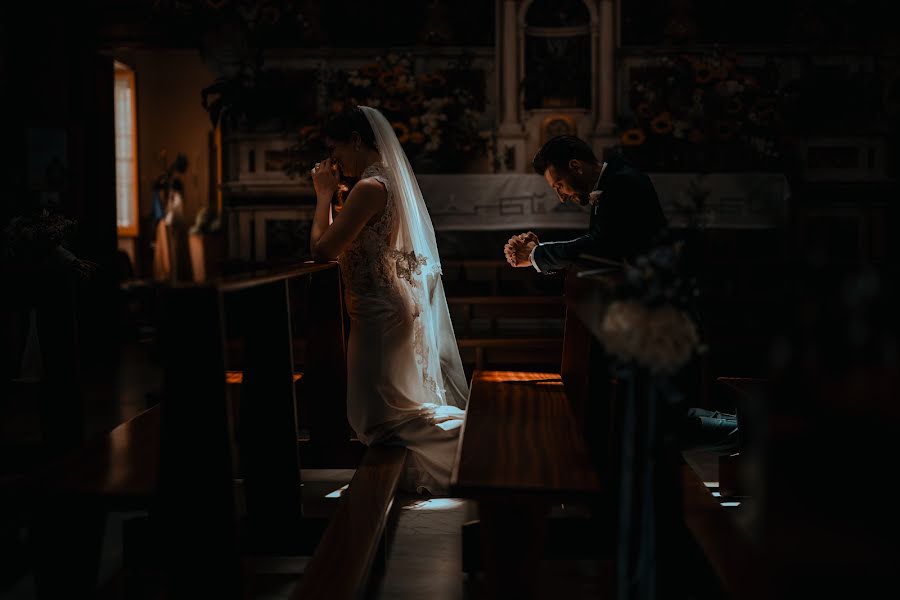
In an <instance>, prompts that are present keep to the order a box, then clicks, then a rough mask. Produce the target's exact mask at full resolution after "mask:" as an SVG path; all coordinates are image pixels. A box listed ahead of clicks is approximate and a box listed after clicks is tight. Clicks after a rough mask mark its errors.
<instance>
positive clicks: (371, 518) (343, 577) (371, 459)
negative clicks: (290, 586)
mask: <svg viewBox="0 0 900 600" xmlns="http://www.w3.org/2000/svg"><path fill="white" fill-rule="evenodd" d="M406 453H407V450H406V448H403V447H400V446H372V447H370V448H368V449H367V450H366V452H365V455H364V456H363V459H362V462H361V463H360V464H359V466H358V467H357V468H356V473H354V475H353V479H352V480H351V481H350V485H349V486H348V487H347V489H346V490H344V492H343V494H341V499H340V503H339V504H338V509H337V512H336V513H335V514H334V516H333V517H332V518H331V521H330V523H329V525H328V529H326V530H325V534H324V535H323V536H322V539H321V540H320V542H319V545H318V546H317V547H316V551H315V554H314V555H313V557H312V560H311V561H310V563H309V565H308V566H307V568H306V569H305V570H304V572H303V575H302V577H301V580H300V583H299V585H298V586H297V587H296V588H295V590H294V592H293V593H292V594H291V598H292V600H301V599H302V600H308V599H318V598H321V599H328V600H349V599H352V598H360V597H362V596H363V595H364V594H365V593H366V591H367V587H368V584H369V574H370V572H371V570H372V565H373V563H374V562H375V557H376V555H377V554H378V550H379V545H380V544H381V543H382V540H383V539H384V530H385V525H386V524H387V521H388V516H389V514H390V511H391V508H392V506H393V502H394V495H395V494H396V492H397V484H398V482H399V480H400V475H401V473H402V471H403V466H404V463H405V461H406Z"/></svg>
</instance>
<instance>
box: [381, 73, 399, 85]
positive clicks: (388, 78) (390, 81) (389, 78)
mask: <svg viewBox="0 0 900 600" xmlns="http://www.w3.org/2000/svg"><path fill="white" fill-rule="evenodd" d="M378 83H380V84H381V87H382V88H383V89H388V88H395V87H397V76H396V75H394V74H393V73H391V72H390V71H388V72H386V73H382V74H381V75H379V76H378Z"/></svg>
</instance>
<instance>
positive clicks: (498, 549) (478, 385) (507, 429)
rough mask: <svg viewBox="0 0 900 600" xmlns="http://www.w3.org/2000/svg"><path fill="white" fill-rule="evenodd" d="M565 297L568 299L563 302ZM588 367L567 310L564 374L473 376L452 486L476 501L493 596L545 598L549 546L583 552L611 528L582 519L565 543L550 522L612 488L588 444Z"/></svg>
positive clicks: (585, 346)
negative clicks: (559, 507)
mask: <svg viewBox="0 0 900 600" xmlns="http://www.w3.org/2000/svg"><path fill="white" fill-rule="evenodd" d="M572 277H574V275H570V276H569V278H570V279H571V278H572ZM568 285H569V284H568V283H567V286H568ZM569 298H570V295H568V294H567V297H566V300H567V304H568V300H569ZM589 361H590V337H589V335H588V334H587V332H586V330H585V329H584V327H583V325H581V324H580V323H579V322H578V319H577V314H576V311H575V310H574V307H573V306H572V305H568V306H567V310H566V321H565V335H564V341H563V357H562V361H561V362H562V367H563V369H562V373H533V372H518V371H476V372H475V373H474V375H473V378H472V385H471V390H470V394H469V403H468V405H467V409H466V422H465V425H464V426H463V430H462V433H461V436H460V444H459V450H458V456H457V461H456V465H455V467H454V471H453V475H452V478H451V485H452V489H453V492H454V494H455V495H459V496H462V497H467V498H472V499H474V500H476V501H477V502H478V506H479V518H480V523H479V524H478V526H477V530H478V533H477V537H478V538H479V539H480V547H479V548H478V550H479V552H478V553H479V554H480V556H481V560H482V563H483V566H484V569H485V571H486V576H487V589H486V596H487V597H492V595H499V594H501V593H503V594H509V595H511V596H513V597H516V596H518V597H536V595H540V594H542V593H545V592H546V591H547V590H546V589H544V588H541V583H540V581H539V579H540V578H539V576H538V573H539V562H540V560H541V559H542V558H543V557H544V555H545V554H546V553H547V552H548V548H547V547H546V546H547V543H546V542H547V541H548V540H559V542H560V543H561V544H562V545H571V544H581V545H582V547H583V542H584V538H585V536H591V535H593V534H596V533H597V531H598V529H602V528H603V527H604V526H605V525H606V524H605V523H599V522H598V521H597V520H588V521H587V522H581V523H580V527H581V530H580V532H579V531H576V532H575V534H576V535H575V536H574V537H571V536H568V537H567V536H564V535H563V536H560V531H559V530H558V529H557V528H556V527H553V526H551V525H549V524H548V523H549V521H548V514H549V511H550V508H551V506H552V505H554V504H558V503H560V502H566V503H574V504H579V503H582V504H586V505H589V506H590V505H594V506H597V505H598V504H602V503H603V502H605V500H604V499H603V498H604V497H605V496H606V494H608V493H609V491H610V487H609V481H608V480H606V478H604V477H603V475H602V472H601V471H598V470H597V469H596V467H595V461H594V457H593V456H592V454H593V452H592V450H591V448H589V447H588V446H587V445H586V444H585V443H584V439H585V436H584V433H585V427H586V421H585V404H586V401H585V398H584V395H585V394H586V392H587V390H588V387H587V386H586V383H585V381H586V380H584V378H585V377H586V375H587V372H588V370H589ZM486 457H493V460H486ZM466 535H467V537H468V536H469V535H475V534H472V533H467V534H466ZM579 537H580V538H581V539H579ZM589 545H590V544H589ZM598 545H599V544H598ZM550 551H551V552H552V550H550ZM464 562H471V561H470V560H467V559H464Z"/></svg>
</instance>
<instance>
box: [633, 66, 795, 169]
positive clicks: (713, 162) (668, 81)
mask: <svg viewBox="0 0 900 600" xmlns="http://www.w3.org/2000/svg"><path fill="white" fill-rule="evenodd" d="M631 73H632V83H631V88H630V90H629V97H628V101H629V106H630V109H631V110H630V112H631V114H630V115H629V116H628V117H626V118H624V119H622V120H621V121H620V123H619V129H620V132H621V137H620V144H621V149H622V152H623V153H624V154H625V155H626V156H627V157H628V158H630V159H632V160H634V161H635V162H636V163H637V164H640V165H641V166H642V167H644V168H648V169H655V170H674V171H678V170H691V171H693V170H700V171H709V170H715V169H717V168H718V169H721V168H727V169H729V170H741V169H761V168H763V169H764V168H768V167H771V166H774V165H775V164H777V160H778V158H779V150H778V142H779V140H778V137H777V136H778V134H777V132H778V131H779V129H780V126H781V123H782V119H781V102H780V96H779V93H778V91H777V80H776V78H777V73H775V72H774V69H773V68H772V67H771V66H769V67H767V68H763V69H757V70H755V71H752V72H751V71H750V70H748V69H744V68H742V67H741V66H740V64H739V61H738V58H737V56H736V55H728V54H726V55H723V54H720V53H718V52H714V53H712V54H711V55H706V56H703V55H682V56H678V57H674V58H671V57H662V58H660V59H659V60H657V61H656V62H655V63H653V64H650V65H647V66H644V67H640V68H633V69H632V71H631Z"/></svg>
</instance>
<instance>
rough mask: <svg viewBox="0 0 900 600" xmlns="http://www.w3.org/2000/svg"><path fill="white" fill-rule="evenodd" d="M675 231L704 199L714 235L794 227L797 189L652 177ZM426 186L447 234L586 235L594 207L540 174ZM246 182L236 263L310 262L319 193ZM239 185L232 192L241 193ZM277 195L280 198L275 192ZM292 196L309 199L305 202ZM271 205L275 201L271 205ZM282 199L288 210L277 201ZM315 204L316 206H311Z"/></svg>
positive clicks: (422, 183)
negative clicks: (571, 199) (792, 200)
mask: <svg viewBox="0 0 900 600" xmlns="http://www.w3.org/2000/svg"><path fill="white" fill-rule="evenodd" d="M649 176H650V179H651V180H652V181H653V184H654V186H655V187H656V191H657V194H658V195H659V199H660V204H661V205H662V209H663V212H664V213H665V214H666V218H667V220H668V222H669V225H670V226H672V227H676V228H677V227H684V226H685V225H686V224H687V221H686V215H687V213H686V209H687V208H689V207H692V206H694V205H695V202H696V199H698V198H700V199H702V201H701V206H702V210H701V211H699V212H698V213H697V216H696V218H695V222H696V223H697V224H698V225H699V226H701V227H704V228H707V229H745V230H746V229H772V228H777V227H781V226H783V225H785V224H786V222H787V215H788V198H789V197H790V189H789V187H788V183H787V180H786V179H785V178H784V176H783V175H781V174H780V173H710V174H707V175H700V174H696V173H650V174H649ZM417 179H418V182H419V187H420V188H421V189H422V195H423V197H424V198H425V203H426V204H427V205H428V211H429V213H430V214H431V220H432V222H433V223H434V228H435V230H436V231H437V232H439V233H450V232H466V231H470V232H476V231H483V232H490V231H508V232H510V233H511V234H512V233H518V232H521V231H526V230H529V229H531V230H535V231H548V230H569V231H572V230H586V229H587V227H588V221H589V219H590V213H589V207H582V206H576V205H574V204H571V203H565V204H563V203H561V202H559V200H558V198H557V197H556V194H555V193H553V191H552V190H551V189H550V187H549V186H548V185H547V182H546V181H545V180H544V178H543V177H541V176H539V175H536V174H525V173H507V174H478V175H463V174H454V175H419V176H418V177H417ZM284 180H285V181H279V182H277V184H276V185H272V184H271V183H270V182H265V185H260V182H255V181H250V182H241V191H242V193H244V194H247V195H248V196H251V197H253V198H254V199H255V200H254V201H245V202H237V203H234V204H232V206H231V207H230V208H228V209H227V210H228V212H229V213H230V218H229V219H228V221H229V227H228V230H229V235H228V238H229V251H228V255H229V257H230V258H242V259H245V260H262V261H265V260H270V259H288V258H293V259H302V258H304V257H306V256H307V248H308V246H309V224H310V221H311V220H312V214H313V208H314V204H313V202H314V201H312V197H314V193H313V191H312V189H311V186H309V185H308V183H307V182H304V183H300V182H298V181H295V180H289V179H288V178H287V177H284ZM234 188H235V186H232V190H234ZM275 189H277V193H273V190H275ZM285 197H297V198H298V199H299V198H304V199H305V201H303V202H302V203H297V202H288V203H285V202H284V198H285ZM266 199H269V200H273V202H267V201H266ZM276 199H280V203H277V204H276V203H275V202H274V200H276ZM306 200H309V201H306Z"/></svg>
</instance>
